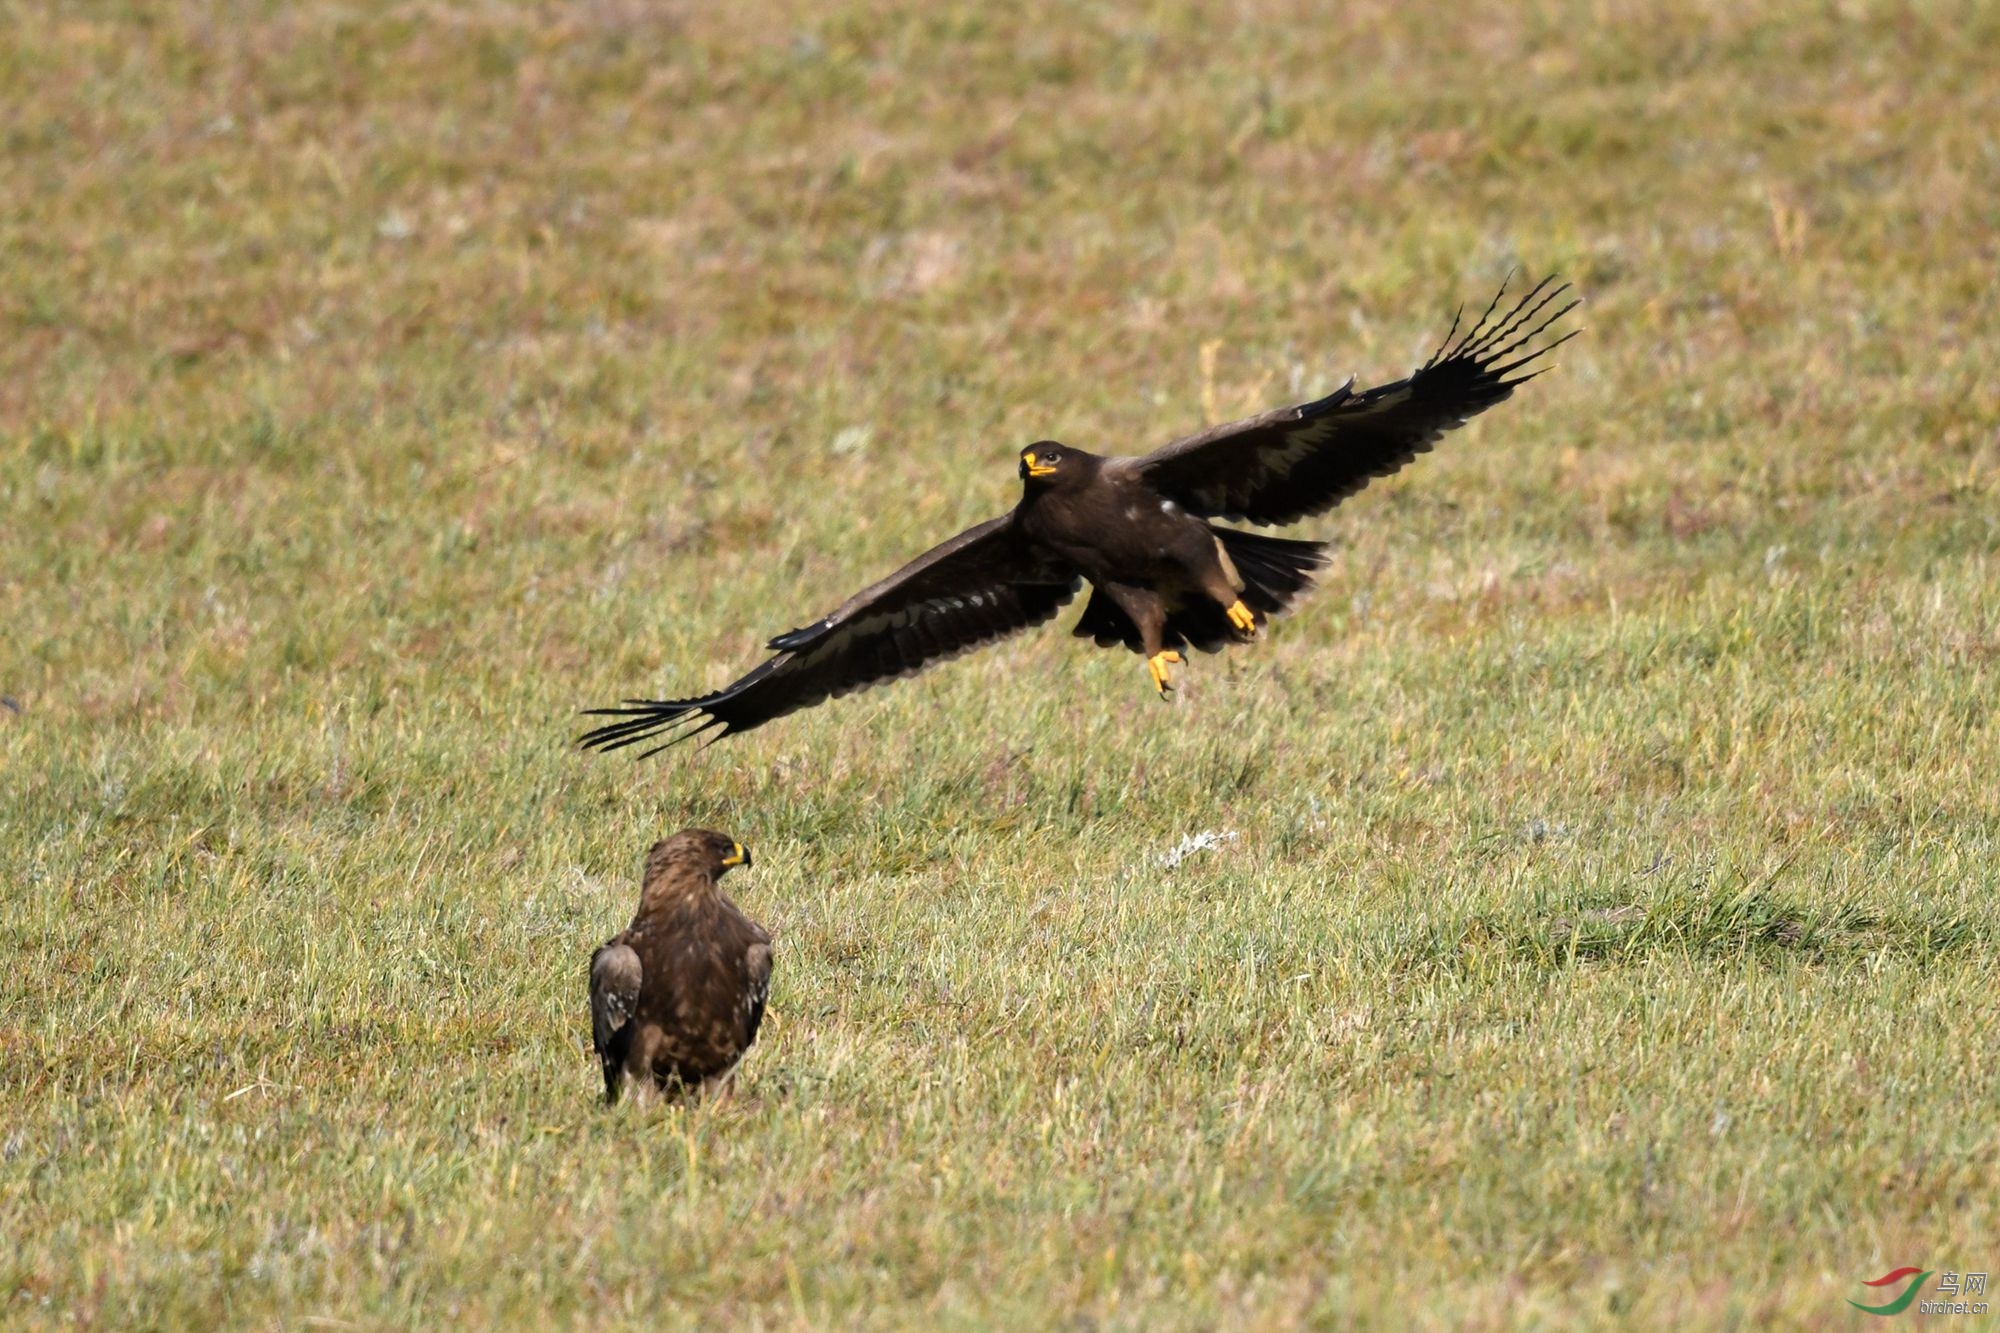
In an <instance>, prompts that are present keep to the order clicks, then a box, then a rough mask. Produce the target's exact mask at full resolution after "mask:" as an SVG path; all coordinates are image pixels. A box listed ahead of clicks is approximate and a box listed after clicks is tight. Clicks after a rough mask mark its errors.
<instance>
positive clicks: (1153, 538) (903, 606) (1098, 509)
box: [582, 278, 1576, 754]
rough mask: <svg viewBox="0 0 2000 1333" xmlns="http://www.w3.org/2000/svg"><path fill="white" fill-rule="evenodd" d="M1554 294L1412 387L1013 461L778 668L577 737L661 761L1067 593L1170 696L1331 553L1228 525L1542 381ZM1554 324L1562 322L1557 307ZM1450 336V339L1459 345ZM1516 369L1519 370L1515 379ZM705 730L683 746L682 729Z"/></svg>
mask: <svg viewBox="0 0 2000 1333" xmlns="http://www.w3.org/2000/svg"><path fill="white" fill-rule="evenodd" d="M1568 290H1569V288H1568V285H1567V284H1563V285H1561V286H1556V285H1554V279H1553V278H1549V279H1544V280H1543V281H1542V282H1541V283H1539V284H1537V285H1536V286H1535V288H1534V289H1533V290H1531V291H1530V292H1528V294H1527V295H1526V296H1524V297H1523V298H1521V300H1520V301H1519V302H1517V303H1516V304H1515V305H1514V306H1513V307H1512V308H1511V309H1509V310H1507V311H1506V312H1505V313H1504V314H1500V315H1498V316H1497V317H1496V315H1495V312H1496V311H1498V310H1499V308H1500V298H1501V296H1503V295H1505V293H1506V288H1505V286H1503V287H1502V288H1501V290H1500V294H1499V295H1496V296H1495V297H1494V298H1493V300H1492V302H1491V303H1490V304H1489V305H1488V306H1487V308H1486V311H1485V313H1484V314H1483V315H1482V316H1481V317H1480V318H1479V320H1478V321H1477V322H1476V323H1475V324H1474V325H1473V326H1472V328H1471V329H1470V330H1469V331H1467V332H1466V333H1465V334H1464V336H1463V337H1458V329H1459V321H1457V320H1453V321H1452V327H1451V332H1450V333H1447V334H1446V335H1445V340H1444V343H1443V344H1442V345H1440V346H1439V348H1438V350H1437V352H1436V353H1434V354H1433V355H1432V356H1431V359H1430V360H1429V361H1426V362H1425V363H1424V364H1423V365H1422V366H1420V367H1419V368H1418V369H1417V371H1416V372H1415V373H1414V374H1412V375H1411V376H1410V377H1409V378H1407V379H1401V380H1397V381H1396V382H1395V383H1393V384H1384V385H1381V386H1380V387H1378V388H1373V389H1367V390H1364V391H1362V392H1359V393H1356V392H1355V391H1354V388H1353V383H1352V381H1349V382H1348V383H1347V384H1344V385H1342V386H1341V387H1340V388H1338V389H1336V390H1334V391H1333V392H1332V393H1331V394H1328V395H1327V396H1326V397H1324V398H1321V399H1319V400H1317V401H1315V402H1310V403H1303V404H1300V405H1299V406H1297V407H1283V408H1278V409H1277V410H1275V411H1271V412H1266V413H1265V414H1263V415H1262V416H1257V417H1250V418H1248V419H1247V420H1243V421H1237V422H1232V423H1230V424H1228V425H1224V426H1216V427H1214V428H1213V429H1210V430H1205V431H1203V432H1201V433H1200V434H1198V435H1190V436H1188V437H1187V438H1186V439H1182V440H1176V441H1175V442H1174V443H1172V444H1169V445H1167V446H1165V447H1164V448H1161V449H1157V450H1155V451H1154V452H1152V453H1150V454H1146V455H1144V456H1143V457H1138V458H1101V457H1098V456H1097V455H1095V454H1089V453H1085V452H1084V451H1083V450H1081V449H1074V448H1070V447H1069V446H1067V445H1061V444H1056V443H1054V442H1052V441H1043V442H1041V443H1039V444H1036V445H1033V446H1031V447H1030V448H1028V449H1025V450H1023V451H1022V454H1021V466H1020V473H1021V479H1022V483H1023V485H1022V494H1021V501H1020V503H1019V504H1018V505H1016V506H1015V507H1014V509H1013V510H1012V511H1011V512H1009V513H1007V514H1003V515H1002V516H1000V517H999V518H995V519H989V520H988V521H986V522H984V523H981V524H980V525H979V526H978V527H976V528H972V529H970V530H968V531H966V532H962V533H960V534H959V535H958V536H956V537H953V538H952V539H951V540H950V541H948V542H946V543H944V544H943V545H942V546H939V547H936V548H934V549H932V550H931V551H929V552H926V553H925V554H924V555H921V556H919V557H917V558H916V559H915V560H913V561H911V562H910V563H909V564H908V565H905V566H904V567H903V568H902V569H900V570H898V571H896V572H895V573H894V574H891V575H890V576H889V577H888V578H886V579H883V580H882V581H881V582H880V583H877V584H875V585H874V586H872V587H869V588H865V589H863V590H862V591H861V592H858V593H856V594H855V595H854V596H853V597H850V598H849V599H848V600H847V602H846V603H845V604H844V605H842V606H841V607H840V608H839V609H838V610H836V611H834V612H833V613H832V614H831V615H828V616H824V617H822V618H821V619H819V620H816V621H814V622H813V623H812V624H810V625H807V626H805V627H804V628H802V629H795V630H792V631H791V632H790V633H787V634H781V635H779V636H778V637H777V638H775V639H772V640H771V642H770V647H771V648H772V649H773V651H774V652H775V654H776V655H775V656H773V657H772V658H770V659H769V660H768V661H766V662H765V663H764V664H763V665H761V666H759V667H757V668H756V669H755V670H753V671H751V672H750V673H749V674H748V675H746V676H744V677H742V678H741V679H740V680H737V681H736V682H735V683H734V684H731V685H728V686H726V687H724V688H723V689H720V690H717V691H716V692H715V693H713V694H705V695H702V696H700V697H698V698H692V699H631V700H627V701H626V703H625V704H624V705H622V706H619V707H614V708H595V709H591V710H589V711H590V712H591V713H593V714H596V715H598V716H605V717H610V718H613V719H615V720H614V721H611V722H607V723H605V724H604V725H602V726H600V727H598V728H596V729H595V730H593V731H591V732H589V733H588V734H586V735H585V736H584V737H583V741H582V743H583V744H584V745H586V746H589V747H592V748H596V749H603V750H616V749H620V748H622V747H624V746H628V745H634V744H638V743H640V742H643V741H648V740H652V739H654V738H655V737H660V736H667V739H666V740H665V741H664V742H663V744H662V745H660V746H655V747H653V748H651V749H648V750H647V751H646V752H645V753H646V754H652V753H655V752H656V751H657V750H659V749H661V748H664V746H665V745H670V744H673V743H674V742H675V741H678V740H685V739H687V738H688V737H689V736H693V735H697V734H699V733H701V732H703V731H707V730H709V729H710V728H720V729H721V730H720V732H719V733H718V734H721V735H727V734H728V733H730V732H733V731H748V730H749V729H750V728H752V727H757V726H762V725H763V724H764V723H766V722H769V721H770V720H771V719H773V718H777V717H783V716H784V715H785V714H787V713H792V712H796V711H798V710H799V709H801V708H810V707H811V706H813V705H814V704H817V703H820V702H822V701H823V700H825V699H828V698H837V697H839V696H840V695H844V694H851V693H853V692H854V691H856V690H863V689H867V688H868V687H869V686H871V685H878V684H881V683H882V682H884V681H888V680H894V679H896V678H897V677H899V676H907V675H913V674H915V673H916V672H918V671H920V670H922V669H923V668H925V667H927V666H930V665H931V664H933V663H936V662H941V661H944V660H946V659H947V658H951V657H956V656H958V655H959V654H961V653H965V652H969V651H970V650H972V649H974V648H977V647H979V646H981V645H982V644H986V643H990V642H992V641H993V640H995V639H998V638H1001V637H1003V636H1005V635H1008V634H1012V633H1014V632H1015V631H1017V630H1022V629H1025V628H1027V627H1028V626H1030V625H1037V624H1040V623H1041V622H1043V621H1045V620H1048V619H1049V618H1050V617H1052V616H1054V615H1055V613H1056V612H1057V611H1058V610H1060V609H1061V608H1062V606H1063V605H1064V603H1066V602H1068V601H1069V600H1070V599H1071V598H1072V597H1074V596H1075V595H1076V592H1077V589H1078V588H1080V587H1081V586H1082V583H1083V581H1084V580H1085V579H1088V580H1089V581H1090V584H1091V588H1092V591H1091V596H1090V601H1089V602H1088V603H1087V604H1086V605H1085V607H1084V610H1083V615H1082V616H1081V617H1080V618H1079V619H1078V621H1077V624H1076V630H1075V632H1076V633H1077V634H1078V635H1079V636H1082V637H1085V638H1090V639H1094V640H1096V642H1097V643H1099V644H1101V645H1105V646H1111V645H1116V644H1122V645H1124V646H1125V647H1127V648H1130V649H1131V650H1132V651H1134V652H1137V653H1140V654H1142V655H1144V656H1145V658H1146V665H1147V669H1148V671H1149V672H1150V673H1151V675H1152V679H1153V684H1154V686H1155V687H1156V688H1157V689H1158V690H1159V691H1160V693H1161V694H1162V695H1165V694H1166V692H1167V690H1168V689H1169V688H1170V687H1169V685H1168V679H1167V668H1168V666H1169V665H1170V664H1172V663H1175V662H1179V661H1180V660H1181V654H1180V650H1181V649H1184V648H1187V647H1190V646H1192V647H1195V648H1199V649H1202V650H1203V651H1204V652H1214V651H1216V650H1217V649H1219V648H1221V647H1223V646H1224V645H1226V644H1229V643H1232V642H1238V641H1242V640H1244V639H1248V638H1251V637H1254V635H1255V633H1256V630H1257V628H1258V626H1260V625H1262V624H1263V623H1264V621H1265V620H1266V619H1268V618H1269V617H1270V616H1272V615H1275V614H1276V613H1278V612H1280V611H1282V610H1284V609H1285V608H1286V607H1288V606H1289V605H1290V604H1291V603H1292V601H1293V600H1294V599H1295V598H1297V597H1298V596H1299V594H1300V593H1302V592H1304V591H1305V590H1306V589H1307V588H1308V587H1310V586H1311V584H1312V580H1313V575H1314V573H1315V572H1316V571H1317V570H1318V569H1319V568H1320V566H1321V565H1322V564H1323V563H1324V562H1325V546H1324V544H1323V543H1320V542H1312V541H1293V540H1286V539H1283V538H1278V537H1266V536H1262V535H1259V534H1256V533H1249V532H1241V531H1238V530H1236V529H1233V528H1225V527H1218V526H1216V525H1215V524H1214V523H1212V522H1210V521H1209V520H1211V519H1230V520H1235V521H1239V522H1247V523H1254V524H1259V525H1271V524H1279V523H1290V522H1292V521H1294V520H1296V519H1300V518H1305V517H1308V516H1310V515H1313V514H1320V513H1324V512H1325V511H1326V510H1328V509H1331V508H1333V506H1335V505H1337V504H1339V503H1340V502H1341V501H1342V500H1344V499H1346V498H1347V497H1348V496H1350V495H1353V494H1354V493H1355V492H1357V491H1359V490H1360V489H1361V488H1362V487H1364V486H1366V485H1367V484H1368V483H1369V481H1370V480H1372V479H1373V478H1376V477H1385V476H1388V475H1389V474H1390V473H1392V472H1395V471H1397V470H1398V469H1400V468H1402V467H1403V466H1404V465H1405V464H1407V463H1409V462H1410V461H1411V460H1412V459H1414V458H1415V457H1416V456H1417V455H1418V454H1421V453H1427V452H1429V450H1430V449H1431V447H1432V446H1433V445H1434V444H1436V442H1437V441H1438V439H1439V437H1440V436H1442V435H1443V434H1444V433H1445V432H1446V431H1448V430H1451V429H1453V428H1455V427H1457V426H1461V425H1463V424H1464V423H1465V422H1466V420H1467V419H1469V418H1471V417H1473V416H1476V415H1477V414H1479V413H1481V412H1484V411H1485V410H1486V409H1487V408H1489V407H1492V406H1493V405H1494V404H1495V403H1499V402H1503V401H1505V400H1506V399H1507V398H1508V397H1510V396H1511V395H1512V394H1513V392H1514V389H1515V387H1516V386H1518V385H1520V384H1522V383H1524V382H1526V381H1528V380H1530V379H1533V378H1534V377H1535V376H1536V375H1538V374H1540V373H1542V372H1541V371H1540V370H1532V371H1529V370H1527V369H1526V368H1527V367H1528V366H1529V365H1530V363H1532V362H1534V361H1535V360H1537V359H1538V358H1540V357H1542V356H1544V355H1546V354H1547V353H1548V352H1550V351H1552V350H1553V349H1554V348H1556V347H1558V346H1560V345H1561V344H1562V343H1565V342H1567V341H1569V339H1570V338H1573V337H1575V336H1576V334H1575V332H1571V333H1567V334H1564V335H1563V336H1561V337H1559V338H1555V339H1553V340H1551V341H1547V342H1544V343H1543V344H1542V345H1541V346H1539V347H1536V346H1534V345H1533V344H1534V342H1535V340H1536V338H1538V337H1539V336H1540V335H1542V334H1543V333H1545V332H1547V331H1548V329H1549V328H1550V326H1552V325H1553V324H1554V323H1555V321H1556V320H1558V319H1560V318H1561V317H1562V316H1563V315H1565V314H1567V313H1568V312H1569V311H1570V310H1572V309H1574V308H1575V306H1576V302H1575V301H1573V300H1572V301H1569V302H1567V303H1564V304H1560V305H1558V304H1557V302H1558V301H1559V300H1560V299H1561V297H1562V296H1563V294H1564V293H1565V292H1566V291H1568ZM1552 306H1553V307H1554V309H1553V310H1551V307H1552ZM1454 338H1457V341H1456V342H1454V341H1453V339H1454ZM1522 372H1525V373H1522ZM688 722H694V723H698V725H694V726H692V727H690V728H688V729H686V730H683V731H680V732H679V734H677V735H672V734H670V733H672V732H673V731H674V729H675V728H676V727H678V726H680V725H681V724H682V723H688Z"/></svg>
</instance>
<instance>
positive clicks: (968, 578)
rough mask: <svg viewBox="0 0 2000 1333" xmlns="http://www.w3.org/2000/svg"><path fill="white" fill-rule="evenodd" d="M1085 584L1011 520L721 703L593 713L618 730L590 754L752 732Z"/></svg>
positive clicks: (812, 637)
mask: <svg viewBox="0 0 2000 1333" xmlns="http://www.w3.org/2000/svg"><path fill="white" fill-rule="evenodd" d="M1081 585H1082V580H1081V579H1080V578H1079V577H1078V576H1077V573H1076V571H1075V570H1073V569H1071V568H1069V567H1068V566H1066V565H1063V564H1061V563H1060V562H1059V561H1056V560H1054V559H1053V558H1051V557H1049V556H1047V555H1044V554H1041V553H1039V552H1037V551H1036V550H1035V549H1034V548H1032V547H1031V546H1030V545H1029V544H1028V543H1027V542H1026V541H1024V540H1022V538H1021V535H1020V533H1019V532H1018V531H1016V529H1015V527H1014V518H1013V515H1012V514H1003V515H1002V516H1000V517H999V518H995V519H991V520H988V521H987V522H985V523H981V524H980V525H979V526H978V527H976V528H970V529H968V530H966V531H964V532H961V533H959V534H958V536H956V537H953V538H952V539H951V540H950V541H948V542H946V543H944V544H943V545H942V546H938V547H934V548H932V549H931V550H929V551H927V552H925V553H924V554H923V555H920V556H918V557H917V558H916V559H915V560H912V561H911V562H910V563H909V564H907V565H905V566H903V567H902V568H901V569H899V570H897V571H896V572H895V573H894V574H891V575H890V576H889V577H888V578H886V579H883V580H882V581H881V582H880V583H877V584H875V585H874V586H873V587H870V588H866V589H863V590H862V591H861V592H858V593H856V594H855V595H854V596H853V597H850V598H849V599H848V600H847V602H846V603H845V604H844V605H843V606H842V607H841V608H840V609H839V610H838V611H835V612H834V613H833V614H832V615H829V616H825V617H823V618H822V619H819V620H815V621H814V622H813V623H812V624H810V625H807V626H805V627H804V628H802V629H795V630H792V631H791V632H790V633H787V634H780V635H779V636H778V637H777V638H775V639H773V640H771V644H770V646H771V647H772V648H774V649H776V650H777V656H775V657H773V658H771V659H770V660H769V661H767V662H765V663H764V664H763V665H762V666H760V667H758V668H757V669H756V670H754V671H752V672H750V674H748V675H747V676H744V677H743V678H742V679H740V680H738V681H736V682H735V683H734V684H731V685H728V686H725V687H724V688H722V689H720V690H717V691H716V692H715V693H713V694H705V695H702V696H701V697H700V698H695V699H628V700H626V702H625V703H624V704H623V705H622V706H619V707H615V708H592V709H588V710H586V711H587V712H589V713H590V714H592V715H594V716H599V717H613V718H617V719H618V720H617V721H615V722H608V723H606V724H605V725H603V726H601V727H599V728H597V729H596V730H595V731H592V732H589V733H587V734H586V735H584V736H583V737H582V738H581V741H580V744H582V745H584V746H585V747H587V748H591V749H598V750H617V749H621V748H623V747H624V746H627V745H633V744H636V743H637V742H640V741H644V740H650V739H651V738H653V737H654V736H657V735H661V734H663V733H665V732H667V731H669V730H671V729H672V728H673V727H674V726H675V725H676V724H678V723H680V722H682V721H685V720H688V719H693V718H698V717H704V718H706V721H704V722H702V724H701V725H700V726H697V727H694V728H692V729H691V730H688V731H684V732H682V733H680V734H679V735H677V736H674V737H672V738H670V739H669V740H667V741H665V742H664V743H663V744H662V745H660V746H656V747H654V749H653V750H648V751H646V753H647V754H652V753H655V751H657V750H658V749H663V748H665V746H666V745H671V744H673V743H674V742H675V741H680V740H685V739H687V738H688V737H689V736H693V735H697V734H699V733H700V732H704V731H707V730H708V729H709V728H710V727H720V728H722V733H721V734H724V735H726V734H728V733H729V732H732V731H748V730H749V729H750V728H752V727H758V726H762V725H763V724H764V723H766V722H769V721H770V720H771V719H772V718H776V717H783V716H784V715H785V714H787V713H793V712H797V711H798V710H799V709H801V708H810V707H812V706H813V705H814V704H816V703H820V702H822V701H824V700H826V699H829V698H838V697H839V696H841V695H843V694H852V693H854V692H855V691H856V690H865V689H867V688H868V687H869V686H871V685H879V684H881V683H883V682H884V681H889V680H894V679H896V678H897V677H899V676H909V675H914V674H915V673H917V672H918V671H921V670H923V669H924V668H925V667H927V666H930V665H932V664H933V663H936V662H942V661H944V660H945V659H947V658H951V657H956V656H958V655H959V654H960V653H964V652H969V651H971V650H972V649H974V648H977V647H979V646H981V645H982V644H985V643H989V642H991V641H992V640H994V639H998V638H1001V637H1003V636H1004V635H1008V634H1012V633H1014V632H1015V631H1016V630H1022V629H1026V628H1027V627H1028V626H1030V625H1037V624H1040V623H1041V622H1042V621H1044V620H1047V619H1049V618H1050V617H1051V616H1053V615H1055V613H1056V612H1057V611H1058V610H1060V609H1061V607H1062V605H1063V604H1064V603H1065V602H1067V601H1069V600H1070V598H1072V597H1074V596H1076V591H1077V589H1078V588H1079V587H1080V586H1081ZM641 757H642V758H643V757H644V756H641Z"/></svg>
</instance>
